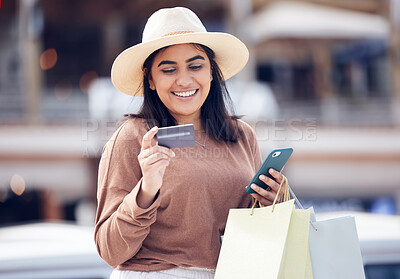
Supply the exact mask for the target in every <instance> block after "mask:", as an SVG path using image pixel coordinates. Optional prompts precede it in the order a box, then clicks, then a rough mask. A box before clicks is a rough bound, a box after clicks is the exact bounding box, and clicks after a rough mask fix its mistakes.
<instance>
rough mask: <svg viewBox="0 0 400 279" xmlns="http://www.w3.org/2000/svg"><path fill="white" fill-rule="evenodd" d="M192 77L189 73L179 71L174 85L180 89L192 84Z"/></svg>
mask: <svg viewBox="0 0 400 279" xmlns="http://www.w3.org/2000/svg"><path fill="white" fill-rule="evenodd" d="M192 80H193V79H192V77H191V75H190V73H188V72H187V71H180V72H179V74H178V76H177V79H176V84H177V85H179V86H182V87H185V86H188V85H190V84H191V83H192Z"/></svg>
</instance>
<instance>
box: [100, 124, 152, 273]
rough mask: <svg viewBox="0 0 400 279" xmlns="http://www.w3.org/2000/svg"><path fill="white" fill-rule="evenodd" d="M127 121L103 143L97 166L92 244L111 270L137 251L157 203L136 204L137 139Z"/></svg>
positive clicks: (138, 180) (139, 179)
mask: <svg viewBox="0 0 400 279" xmlns="http://www.w3.org/2000/svg"><path fill="white" fill-rule="evenodd" d="M129 122H131V121H127V122H125V123H124V124H123V126H121V127H120V128H119V129H118V130H117V131H116V132H115V133H114V135H113V137H112V138H111V139H110V140H109V142H108V143H107V144H106V146H105V147H104V149H103V153H102V157H101V160H100V164H99V174H98V192H97V200H98V206H97V213H96V226H95V243H96V247H97V250H98V252H99V254H100V256H101V257H102V258H103V259H104V260H105V261H106V262H107V263H108V264H109V265H110V266H112V267H116V266H118V265H119V264H122V263H124V262H126V261H127V260H129V259H131V258H132V257H133V256H134V255H135V254H136V253H137V252H138V251H139V250H140V248H141V246H142V243H143V241H144V239H145V238H146V237H147V235H148V233H149V231H150V225H151V224H153V223H154V222H155V220H156V211H157V208H158V206H159V204H160V198H159V197H157V198H156V199H155V201H154V202H153V204H152V205H151V206H150V207H149V208H146V209H142V208H140V207H139V206H138V204H137V202H136V198H137V195H138V192H139V189H140V187H141V182H142V173H141V169H140V165H139V162H138V160H137V155H138V154H139V152H140V148H141V147H140V142H141V136H139V132H138V130H139V129H138V128H137V127H135V125H133V123H129Z"/></svg>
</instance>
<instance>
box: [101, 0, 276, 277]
mask: <svg viewBox="0 0 400 279" xmlns="http://www.w3.org/2000/svg"><path fill="white" fill-rule="evenodd" d="M247 59H248V51H247V48H246V47H245V46H244V44H243V43H242V42H241V41H239V40H238V39H237V38H235V37H233V36H232V35H229V34H226V33H210V32H207V31H206V29H205V28H204V26H203V25H202V23H201V21H200V20H199V19H198V17H197V16H196V15H195V14H194V13H193V12H192V11H190V10H188V9H186V8H181V7H178V8H171V9H161V10H159V11H157V12H156V13H154V14H153V15H152V16H151V17H150V18H149V20H148V22H147V24H146V27H145V29H144V32H143V42H142V43H141V44H138V45H136V46H133V47H131V48H129V49H127V50H125V51H124V52H122V53H121V54H120V55H119V56H118V57H117V58H116V60H115V62H114V65H113V68H112V71H111V77H112V81H113V83H114V85H115V86H116V87H117V88H118V89H119V90H120V91H122V92H124V93H126V94H130V95H135V94H136V95H141V96H144V101H143V107H142V109H141V112H140V113H139V114H137V115H134V116H131V117H130V118H129V119H128V120H127V121H126V122H125V123H124V124H123V125H122V126H121V127H120V128H119V129H118V130H117V131H116V132H115V133H114V135H113V136H112V138H111V139H110V141H109V142H108V143H107V144H106V146H105V148H104V150H103V155H102V158H101V162H100V166H99V185H98V187H99V188H98V210H97V217H96V228H95V241H96V245H97V249H98V251H99V254H100V256H101V257H102V258H103V259H104V260H105V261H106V262H107V263H108V264H109V265H111V266H112V267H114V268H115V270H114V271H113V273H112V276H111V278H174V277H175V278H213V275H214V269H215V267H216V264H217V259H218V254H219V249H220V236H221V235H222V234H223V232H224V228H225V222H226V219H227V216H228V211H229V209H230V208H237V207H248V206H249V205H250V204H251V202H252V198H253V199H257V200H259V201H260V202H261V203H262V204H264V205H269V204H271V203H272V201H273V200H274V198H275V196H276V195H277V193H276V192H277V189H278V187H279V184H278V183H280V182H281V180H282V176H281V174H279V173H277V172H272V173H271V174H272V175H273V176H274V177H275V179H276V181H277V182H276V181H274V180H271V179H268V178H266V177H261V179H262V180H263V181H264V182H265V183H266V184H268V185H269V186H270V187H271V188H272V191H265V190H263V189H262V188H260V187H258V186H256V185H253V186H252V187H253V189H254V190H255V191H256V193H254V194H252V195H247V194H246V193H245V192H244V189H245V187H246V185H247V184H248V183H249V181H250V180H251V178H252V176H253V175H254V174H255V172H256V171H257V169H258V168H259V166H260V165H261V163H262V162H261V156H260V152H259V149H258V145H257V141H256V136H255V134H254V132H253V130H252V129H251V128H250V127H249V126H248V125H247V124H245V123H244V122H242V121H240V120H238V119H237V118H235V117H232V116H230V115H229V112H228V110H227V105H226V101H227V100H229V95H228V93H227V91H226V89H225V86H224V80H226V79H227V78H229V77H231V76H233V75H235V74H236V73H237V72H239V71H240V70H241V69H242V68H243V67H244V65H245V64H246V62H247ZM188 123H193V124H194V129H195V137H196V143H197V144H196V146H191V147H184V148H177V149H174V150H172V149H168V148H166V147H162V146H159V145H158V144H157V141H156V134H157V131H158V127H159V126H171V125H181V124H188Z"/></svg>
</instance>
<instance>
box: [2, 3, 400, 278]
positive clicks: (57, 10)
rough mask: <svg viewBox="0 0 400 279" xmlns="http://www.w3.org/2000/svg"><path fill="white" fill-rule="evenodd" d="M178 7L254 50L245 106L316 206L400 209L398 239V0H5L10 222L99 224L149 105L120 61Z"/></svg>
mask: <svg viewBox="0 0 400 279" xmlns="http://www.w3.org/2000/svg"><path fill="white" fill-rule="evenodd" d="M173 6H185V7H188V8H190V9H192V10H193V11H195V13H196V14H197V15H198V16H199V17H200V18H201V19H202V21H203V23H204V24H205V26H206V28H207V29H208V31H222V32H229V33H232V34H234V35H236V36H237V37H239V38H240V39H241V40H243V42H245V44H246V45H247V46H248V48H249V50H250V61H249V63H248V65H247V66H246V68H245V69H244V70H243V71H242V72H241V73H240V74H239V75H237V76H236V77H235V78H234V79H232V80H229V81H228V82H227V86H228V89H229V91H230V93H231V95H232V99H233V101H234V103H235V106H236V113H237V114H239V115H243V119H244V120H245V121H247V122H248V123H249V124H250V125H251V126H252V127H253V128H254V129H255V131H256V133H257V137H258V141H259V144H260V149H261V151H262V155H263V157H266V156H267V155H268V153H269V152H270V151H271V149H273V148H275V147H286V146H291V147H293V148H294V153H293V156H292V158H291V159H290V161H289V163H288V165H287V166H286V169H285V174H286V175H287V177H288V178H289V181H290V182H291V186H292V188H293V189H294V191H295V192H296V193H297V196H298V197H299V198H300V199H301V200H302V201H303V203H304V205H305V206H307V207H308V206H312V205H313V206H314V208H315V211H316V212H317V213H323V212H332V211H352V212H361V213H363V212H368V213H378V214H385V215H391V216H393V217H394V218H397V219H393V220H395V221H390V222H395V223H396V224H398V226H399V227H397V228H396V229H398V231H397V232H398V233H399V236H400V229H399V228H400V219H399V218H398V217H399V212H400V1H397V0H297V1H282V0H280V1H278V0H171V1H162V0H147V1H139V0H137V1H136V0H114V1H106V0H85V1H79V0H1V7H0V226H1V227H3V228H7V227H9V226H11V225H16V224H26V223H31V222H33V221H55V220H58V221H69V222H70V223H72V224H79V225H81V226H87V227H90V228H92V226H93V223H94V215H95V208H96V187H97V185H96V184H97V167H98V163H99V159H100V156H101V151H102V148H103V146H104V144H105V143H106V142H107V140H108V139H109V138H110V137H111V135H112V133H113V132H114V131H115V130H116V128H117V124H116V122H117V121H118V120H120V119H122V118H123V114H124V113H132V112H136V111H137V110H138V108H139V107H140V104H141V99H140V98H135V97H130V96H127V95H126V96H125V95H124V94H122V93H120V92H118V91H117V90H116V89H115V88H114V87H113V86H112V84H111V81H110V69H111V66H112V63H113V60H114V59H115V57H116V56H117V55H118V54H119V53H120V52H121V51H122V50H124V49H125V48H127V47H129V46H132V45H134V44H137V43H139V42H140V41H141V34H142V31H143V28H144V25H145V22H146V19H147V18H148V17H149V16H150V15H151V14H152V13H153V12H154V11H155V10H157V9H159V8H163V7H173ZM227 47H229V46H227ZM390 220H392V219H390ZM388 222H389V221H388ZM0 229H1V228H0ZM396 229H395V230H396ZM61 231H65V229H62V230H61ZM39 234H40V233H39ZM1 237H2V234H1V232H0V243H2V242H1ZM3 237H4V234H3ZM4 239H6V238H3V240H4ZM14 241H15V239H14ZM4 243H5V241H3V245H5V244H4ZM398 243H399V242H397V244H398ZM397 247H400V246H397ZM0 249H1V248H0ZM396 249H397V248H396ZM395 252H396V253H398V254H397V256H399V254H400V250H396V251H395ZM6 256H7V255H6ZM6 256H4V257H5V258H6ZM8 256H9V255H8ZM0 261H1V255H0ZM399 262H400V260H399ZM397 274H399V273H397ZM0 276H1V270H0ZM398 276H399V277H374V278H400V275H398ZM7 278H11V277H7ZM15 278H17V277H15ZM32 278H33V277H32ZM38 278H39V277H38ZM82 278H89V277H82ZM90 278H92V277H90ZM98 278H101V276H100V275H99V277H98ZM371 278H372V277H371Z"/></svg>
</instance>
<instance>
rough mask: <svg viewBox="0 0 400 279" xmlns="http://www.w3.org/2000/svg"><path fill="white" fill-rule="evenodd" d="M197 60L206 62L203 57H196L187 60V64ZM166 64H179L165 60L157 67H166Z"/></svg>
mask: <svg viewBox="0 0 400 279" xmlns="http://www.w3.org/2000/svg"><path fill="white" fill-rule="evenodd" d="M197 59H201V60H205V59H204V57H203V56H201V55H196V56H194V57H192V58H189V59H188V60H186V63H189V62H192V61H194V60H197ZM165 64H167V65H176V64H177V63H176V62H174V61H171V60H163V61H161V62H160V64H158V66H157V67H160V66H161V65H165Z"/></svg>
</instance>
